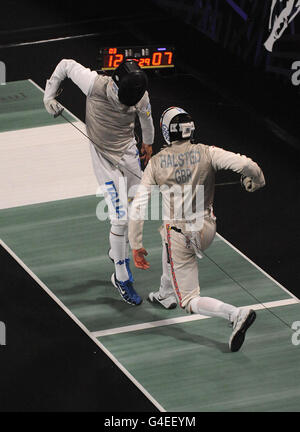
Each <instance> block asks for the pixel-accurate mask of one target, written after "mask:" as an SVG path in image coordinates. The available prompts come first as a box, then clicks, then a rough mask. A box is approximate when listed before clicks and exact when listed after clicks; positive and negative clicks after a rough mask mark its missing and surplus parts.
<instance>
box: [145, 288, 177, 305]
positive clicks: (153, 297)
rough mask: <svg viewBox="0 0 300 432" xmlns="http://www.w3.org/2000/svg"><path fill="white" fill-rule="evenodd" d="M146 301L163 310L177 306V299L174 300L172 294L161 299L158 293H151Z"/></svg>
mask: <svg viewBox="0 0 300 432" xmlns="http://www.w3.org/2000/svg"><path fill="white" fill-rule="evenodd" d="M148 301H149V302H150V303H159V304H160V305H162V306H163V307H164V308H165V309H175V308H176V306H177V299H176V297H175V295H174V294H171V295H169V296H168V297H165V298H162V297H160V295H159V291H157V292H151V293H150V294H149V296H148Z"/></svg>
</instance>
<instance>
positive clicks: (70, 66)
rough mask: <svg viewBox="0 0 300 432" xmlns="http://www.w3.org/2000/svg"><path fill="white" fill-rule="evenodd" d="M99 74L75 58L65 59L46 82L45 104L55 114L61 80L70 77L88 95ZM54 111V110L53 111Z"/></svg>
mask: <svg viewBox="0 0 300 432" xmlns="http://www.w3.org/2000/svg"><path fill="white" fill-rule="evenodd" d="M97 76H98V74H97V72H96V71H91V70H90V69H89V68H86V67H84V66H82V65H81V64H80V63H77V62H76V61H75V60H71V59H63V60H61V61H60V62H59V63H58V65H57V66H56V68H55V70H54V72H53V74H52V75H51V77H50V79H49V80H47V82H46V88H45V93H44V104H45V107H46V109H47V111H48V112H49V113H50V114H55V107H56V104H57V102H56V100H55V98H56V96H57V91H58V89H59V86H60V84H61V82H62V81H63V80H64V79H65V78H70V79H71V80H72V81H73V82H74V84H76V85H77V86H78V87H79V88H80V90H81V91H82V92H83V93H84V94H85V95H86V96H88V95H89V94H90V92H91V90H92V88H93V85H94V81H95V79H96V77H97ZM53 111H54V112H53Z"/></svg>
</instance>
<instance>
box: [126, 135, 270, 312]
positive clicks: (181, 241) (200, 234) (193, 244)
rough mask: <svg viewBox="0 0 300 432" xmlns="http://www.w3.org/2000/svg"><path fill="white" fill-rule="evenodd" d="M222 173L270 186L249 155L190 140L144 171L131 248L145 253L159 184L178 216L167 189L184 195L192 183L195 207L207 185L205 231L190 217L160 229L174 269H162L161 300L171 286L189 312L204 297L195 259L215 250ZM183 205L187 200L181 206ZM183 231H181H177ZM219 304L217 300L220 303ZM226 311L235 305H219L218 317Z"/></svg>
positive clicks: (166, 223) (134, 209)
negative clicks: (150, 206)
mask: <svg viewBox="0 0 300 432" xmlns="http://www.w3.org/2000/svg"><path fill="white" fill-rule="evenodd" d="M221 169H230V170H233V171H235V172H237V173H239V174H241V175H242V176H245V177H251V178H252V181H253V184H254V185H255V188H254V189H258V188H260V187H262V186H264V184H265V180H264V176H263V173H262V171H261V169H260V168H259V166H258V165H257V164H256V163H255V162H253V161H252V160H251V159H249V158H247V157H246V156H241V155H239V154H235V153H232V152H228V151H225V150H223V149H221V148H217V147H210V146H206V145H203V144H191V143H190V141H175V142H173V143H172V145H171V146H169V147H167V148H165V149H163V150H162V151H160V152H159V153H158V154H157V155H155V156H153V157H152V159H151V160H150V162H149V164H148V166H147V168H146V169H145V171H144V174H143V177H142V181H141V184H140V186H139V189H138V193H137V195H136V197H135V199H134V201H133V205H132V213H131V215H130V220H129V241H130V246H131V248H132V249H140V248H142V247H143V243H142V233H143V223H144V220H143V212H144V208H145V205H146V204H147V201H148V197H149V194H150V190H151V186H152V185H159V186H160V191H161V194H162V199H163V202H164V199H166V200H169V207H170V213H169V214H170V215H172V214H173V215H174V211H175V206H176V200H177V204H178V199H179V198H178V197H177V198H176V200H175V199H173V200H172V199H169V197H170V194H169V193H168V187H172V186H174V185H179V186H180V187H181V189H182V191H183V190H184V187H185V186H186V185H191V187H192V191H193V199H192V201H191V206H192V207H195V199H196V194H194V191H195V190H196V186H197V185H203V186H204V197H203V204H204V213H203V217H202V225H201V229H200V230H195V229H193V230H191V229H190V227H191V225H190V221H189V220H186V219H185V218H182V219H178V218H176V219H174V218H173V219H172V218H170V219H169V220H164V224H163V226H162V227H161V236H162V240H163V244H165V245H167V252H168V261H169V265H163V275H162V278H161V287H160V291H159V292H160V294H161V297H162V298H165V297H166V296H167V295H168V293H169V294H170V295H171V292H170V287H171V286H172V287H173V290H174V292H175V293H176V296H177V299H178V301H179V304H180V306H181V307H182V308H186V309H187V311H190V304H191V301H192V300H193V299H194V298H199V294H200V287H199V281H198V264H197V260H196V256H199V257H201V251H204V250H205V249H207V248H208V247H209V246H210V244H211V243H212V241H213V239H214V237H215V233H216V218H215V216H214V214H213V199H214V186H215V172H216V171H218V170H221ZM182 207H183V202H181V208H182ZM172 227H173V228H175V230H174V229H172ZM176 229H177V231H176ZM178 229H180V230H181V232H178ZM183 234H184V235H183ZM163 260H166V254H163ZM168 269H169V271H168ZM206 299H207V300H206V303H212V300H214V299H209V298H206ZM214 301H215V302H218V300H214ZM224 308H225V309H226V311H227V312H228V311H230V310H231V311H233V310H234V307H231V305H224V303H221V302H219V303H218V307H217V309H218V310H217V311H215V312H214V315H213V316H215V315H217V316H219V315H218V314H221V315H222V314H223V312H224V310H225V309H224ZM230 308H231V309H230ZM198 309H199V308H198ZM220 311H221V312H220ZM227 312H226V313H225V315H226V314H227V315H228V313H229V312H228V313H227ZM221 315H220V316H221ZM222 316H223V315H222Z"/></svg>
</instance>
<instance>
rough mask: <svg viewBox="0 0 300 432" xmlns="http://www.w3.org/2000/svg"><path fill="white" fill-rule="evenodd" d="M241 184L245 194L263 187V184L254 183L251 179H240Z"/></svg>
mask: <svg viewBox="0 0 300 432" xmlns="http://www.w3.org/2000/svg"><path fill="white" fill-rule="evenodd" d="M241 184H242V185H243V187H244V188H245V190H246V191H247V192H255V191H256V190H257V189H260V188H261V187H263V186H264V185H265V182H264V181H263V182H261V183H256V182H255V181H254V179H253V178H252V177H241Z"/></svg>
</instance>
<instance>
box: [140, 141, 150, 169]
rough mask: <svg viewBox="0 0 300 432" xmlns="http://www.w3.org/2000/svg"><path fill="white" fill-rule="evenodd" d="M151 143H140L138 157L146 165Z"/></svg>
mask: <svg viewBox="0 0 300 432" xmlns="http://www.w3.org/2000/svg"><path fill="white" fill-rule="evenodd" d="M152 151H153V150H152V145H148V144H144V143H142V147H141V156H140V159H141V160H142V161H143V162H144V165H145V166H146V165H147V163H148V162H149V160H150V158H151V156H152Z"/></svg>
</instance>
